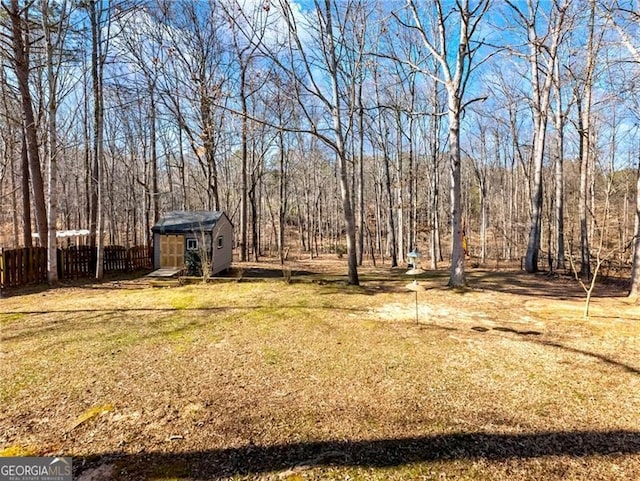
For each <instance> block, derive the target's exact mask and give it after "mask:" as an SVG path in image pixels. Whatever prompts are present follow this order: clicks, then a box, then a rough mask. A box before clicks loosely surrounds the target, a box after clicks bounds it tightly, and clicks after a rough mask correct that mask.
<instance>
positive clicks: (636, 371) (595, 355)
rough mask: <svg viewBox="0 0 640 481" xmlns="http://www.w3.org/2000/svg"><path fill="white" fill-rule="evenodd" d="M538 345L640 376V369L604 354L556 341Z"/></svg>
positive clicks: (541, 341)
mask: <svg viewBox="0 0 640 481" xmlns="http://www.w3.org/2000/svg"><path fill="white" fill-rule="evenodd" d="M535 342H536V343H537V344H542V345H543V346H551V347H555V348H557V349H562V350H563V351H568V352H572V353H574V354H581V355H583V356H587V357H592V358H594V359H598V360H599V361H602V362H604V363H605V364H609V365H611V366H615V367H620V368H622V369H624V370H625V371H627V372H630V373H632V374H638V375H640V369H638V368H636V367H634V366H630V365H629V364H625V363H623V362H620V361H616V360H615V359H612V358H610V357H608V356H604V355H602V354H598V353H596V352H589V351H584V350H582V349H576V348H575V347H570V346H565V345H563V344H560V343H558V342H554V341H543V340H540V341H535Z"/></svg>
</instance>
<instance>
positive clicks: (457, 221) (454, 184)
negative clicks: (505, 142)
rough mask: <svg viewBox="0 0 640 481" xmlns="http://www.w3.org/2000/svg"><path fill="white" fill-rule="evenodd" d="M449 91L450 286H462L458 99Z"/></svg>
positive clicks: (462, 252) (462, 251)
mask: <svg viewBox="0 0 640 481" xmlns="http://www.w3.org/2000/svg"><path fill="white" fill-rule="evenodd" d="M457 95H458V94H457V92H455V91H450V92H449V102H448V104H449V169H450V174H451V230H452V232H451V234H452V242H451V244H452V245H451V270H450V277H449V286H450V287H464V286H465V285H466V278H465V273H464V248H463V245H462V235H463V232H462V206H461V199H462V185H461V179H460V176H461V169H460V160H461V159H460V126H459V122H460V99H459V98H458V97H457Z"/></svg>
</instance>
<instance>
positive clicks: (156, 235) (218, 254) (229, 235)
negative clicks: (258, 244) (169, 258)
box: [153, 213, 234, 275]
mask: <svg viewBox="0 0 640 481" xmlns="http://www.w3.org/2000/svg"><path fill="white" fill-rule="evenodd" d="M159 230H160V229H158V228H156V227H154V232H153V246H154V248H153V267H154V269H159V268H160V236H162V235H163V232H164V228H163V229H162V232H160V231H159ZM166 234H171V235H183V236H184V238H185V243H184V244H185V254H186V250H187V239H198V242H199V243H201V242H202V237H201V234H200V235H199V234H198V233H195V232H193V231H191V230H188V231H185V232H182V233H181V232H177V231H175V230H172V228H171V226H166ZM205 238H206V244H207V247H211V251H210V252H211V257H212V262H211V275H216V274H218V273H219V272H222V271H224V270H225V269H229V268H230V267H231V264H232V261H233V242H234V240H233V225H232V224H231V221H229V218H228V217H227V216H226V215H225V214H224V213H222V214H221V215H220V217H219V219H218V220H217V221H216V222H215V224H214V225H213V228H212V230H211V231H207V232H205ZM218 242H220V243H221V247H218V246H219V244H218Z"/></svg>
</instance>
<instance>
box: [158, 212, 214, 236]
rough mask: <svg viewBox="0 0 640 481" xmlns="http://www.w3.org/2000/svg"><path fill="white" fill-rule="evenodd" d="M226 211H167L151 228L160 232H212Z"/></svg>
mask: <svg viewBox="0 0 640 481" xmlns="http://www.w3.org/2000/svg"><path fill="white" fill-rule="evenodd" d="M224 215H225V213H224V212H222V211H207V210H195V211H186V210H176V211H172V212H167V213H166V214H165V215H164V216H163V217H162V218H161V219H160V220H159V221H158V222H157V223H156V225H154V226H153V227H152V228H151V230H152V231H153V232H157V233H159V234H189V233H193V232H210V231H212V230H213V227H214V226H215V225H216V223H217V222H218V221H219V220H220V218H221V217H222V216H224Z"/></svg>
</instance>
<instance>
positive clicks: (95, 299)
mask: <svg viewBox="0 0 640 481" xmlns="http://www.w3.org/2000/svg"><path fill="white" fill-rule="evenodd" d="M319 265H320V267H319V268H318V266H319ZM261 267H263V268H264V265H262V266H261ZM339 267H342V266H339ZM245 268H246V270H247V272H248V271H249V270H250V266H245ZM290 268H291V270H292V283H291V284H288V283H285V282H282V281H279V280H270V281H260V282H258V281H256V282H251V281H244V280H243V282H225V283H213V284H209V285H201V284H198V285H185V286H182V287H173V288H168V289H153V288H148V287H145V285H144V284H143V283H140V282H137V281H131V282H119V283H114V282H111V283H105V284H100V285H86V286H76V287H70V288H62V289H57V290H49V291H42V292H31V293H23V295H19V296H14V297H10V298H8V299H3V300H1V301H0V303H1V304H0V309H1V310H2V314H0V329H1V336H2V337H1V343H0V361H1V364H0V381H1V388H0V403H1V404H2V406H3V409H2V411H1V412H0V450H4V454H5V455H15V454H20V453H25V454H62V453H64V454H66V455H72V456H74V458H75V460H74V462H75V465H76V470H77V471H78V472H82V476H84V479H90V475H91V474H92V473H93V474H95V475H96V476H95V477H94V478H95V479H98V476H97V474H98V473H99V472H101V473H102V474H103V476H102V479H118V480H135V479H141V480H142V479H144V480H152V479H153V480H165V481H168V480H174V479H274V480H278V479H290V480H298V479H336V480H337V479H340V480H344V479H351V480H355V479H362V480H378V479H379V480H383V479H396V480H404V479H469V480H487V479H495V480H512V479H530V480H533V479H536V480H538V479H558V480H560V479H575V480H578V479H580V480H582V479H585V480H586V479H588V480H592V479H607V480H608V479H611V480H617V479H640V394H639V393H640V307H638V306H636V305H634V304H631V303H629V302H628V301H627V300H626V299H625V298H624V297H622V293H621V292H617V291H615V290H613V291H601V295H604V294H606V295H607V296H611V295H614V296H616V295H617V296H618V297H598V298H596V299H595V300H594V301H593V302H594V304H593V307H592V314H593V316H592V318H591V319H589V320H588V321H584V320H582V318H581V316H582V300H581V297H580V296H581V292H580V288H579V286H575V285H574V284H573V283H571V282H570V281H566V280H561V279H550V278H547V277H544V276H528V275H525V274H522V273H519V272H508V273H498V272H485V271H477V272H472V273H471V274H470V284H471V286H472V287H471V288H470V289H468V290H464V291H458V292H455V291H450V290H448V289H445V288H444V287H443V285H444V283H445V282H446V277H445V276H444V273H427V274H425V275H424V276H423V278H422V279H421V284H422V286H423V287H425V288H426V290H424V291H423V292H420V293H419V312H418V315H419V321H420V323H419V324H418V325H416V324H415V306H414V304H413V301H414V297H413V296H414V294H413V293H411V292H408V291H406V289H405V288H404V285H405V284H406V283H407V279H406V276H404V275H403V271H401V270H398V271H394V272H391V271H389V270H385V269H368V270H364V271H363V279H364V282H363V285H362V286H361V287H348V286H346V285H345V284H344V282H341V280H340V279H341V278H340V277H337V276H335V274H337V273H336V271H335V264H333V263H331V262H324V263H323V262H318V261H315V263H313V262H308V261H307V262H305V263H299V264H296V265H294V266H290ZM273 269H275V270H277V271H279V272H281V268H280V267H279V266H274V267H273ZM302 271H305V272H307V274H304V275H303V274H300V272H302ZM312 271H319V272H322V275H321V276H320V275H310V274H308V273H309V272H312ZM296 273H298V274H296ZM83 463H84V464H83ZM96 468H99V469H100V471H99V472H97V471H92V470H94V469H96Z"/></svg>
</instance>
